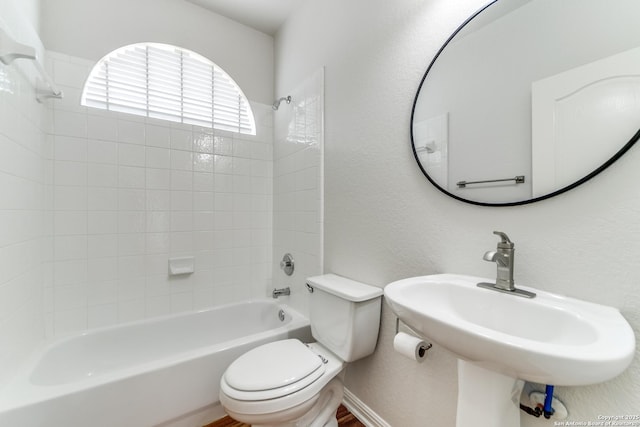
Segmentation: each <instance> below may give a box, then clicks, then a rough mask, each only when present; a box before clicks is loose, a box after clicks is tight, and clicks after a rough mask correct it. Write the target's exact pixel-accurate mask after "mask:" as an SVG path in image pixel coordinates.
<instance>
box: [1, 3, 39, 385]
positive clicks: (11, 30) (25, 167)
mask: <svg viewBox="0 0 640 427" xmlns="http://www.w3.org/2000/svg"><path fill="white" fill-rule="evenodd" d="M35 10H36V9H35V5H34V4H33V2H24V3H22V2H18V1H10V0H1V1H0V28H1V29H2V30H4V31H5V32H6V33H8V34H9V35H10V36H11V37H13V38H14V39H15V40H17V41H19V42H20V43H26V44H29V45H31V46H34V47H36V48H38V49H39V50H41V44H40V40H39V38H38V35H37V32H36V31H37V20H36V19H35V18H34V15H37V13H34V11H35ZM35 76H36V73H35V70H34V68H33V65H32V64H31V63H30V61H24V60H16V61H14V62H13V63H12V64H11V65H7V66H5V65H3V64H1V63H0V384H2V383H3V382H4V381H5V380H6V379H7V378H8V376H9V375H11V373H12V372H13V370H14V368H15V367H16V365H17V364H19V363H20V362H21V361H22V360H23V359H24V357H25V356H26V355H28V354H29V352H30V351H31V350H32V349H33V348H34V346H35V345H36V344H37V343H38V342H39V341H40V340H41V339H42V338H43V337H44V327H43V325H44V322H43V317H42V289H43V284H44V283H45V281H48V278H49V277H50V276H49V275H48V273H47V270H46V269H45V268H44V261H45V260H46V259H47V258H48V256H49V252H48V251H47V247H48V245H47V239H46V238H45V224H46V218H47V217H48V213H47V212H46V210H45V199H46V185H45V183H46V179H45V170H46V167H45V164H46V161H45V157H46V153H47V152H48V146H47V144H46V141H45V132H46V129H47V123H48V121H47V118H48V115H47V111H46V109H45V107H43V106H42V105H41V104H39V103H38V102H36V99H35V91H34V86H33V82H34V81H35Z"/></svg>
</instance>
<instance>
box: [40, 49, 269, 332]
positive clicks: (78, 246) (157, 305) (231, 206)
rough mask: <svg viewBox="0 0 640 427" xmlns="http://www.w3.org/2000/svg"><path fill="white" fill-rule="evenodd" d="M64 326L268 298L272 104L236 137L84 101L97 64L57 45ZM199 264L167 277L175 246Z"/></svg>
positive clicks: (56, 233) (57, 313)
mask: <svg viewBox="0 0 640 427" xmlns="http://www.w3.org/2000/svg"><path fill="white" fill-rule="evenodd" d="M50 57H51V61H52V70H53V74H54V79H55V81H56V83H58V84H59V85H60V87H61V88H62V89H63V90H64V91H65V93H66V94H67V95H68V96H67V98H65V100H64V101H63V102H58V103H55V104H53V108H54V112H53V132H52V138H50V140H51V141H52V143H53V145H54V147H53V149H52V153H53V158H52V160H51V169H52V179H53V186H52V190H53V191H52V193H53V196H52V209H53V212H54V213H53V220H52V234H53V238H52V241H53V243H52V245H53V254H52V257H53V261H52V266H51V271H52V272H53V279H52V280H51V281H50V283H49V284H48V286H47V288H46V295H48V296H49V297H48V298H49V302H48V304H47V305H46V313H45V316H46V320H47V325H48V331H49V332H50V333H51V334H54V335H60V334H65V333H68V332H72V331H77V330H83V329H86V328H91V327H97V326H106V325H111V324H115V323H119V322H125V321H129V320H135V319H140V318H145V317H152V316H158V315H164V314H169V313H173V312H178V311H186V310H193V309H199V308H204V307H209V306H213V305H217V304H223V303H227V302H232V301H235V300H239V299H245V298H249V297H264V296H265V295H266V292H267V289H268V288H269V286H270V284H271V262H272V255H271V254H272V219H273V215H272V202H271V200H272V188H273V186H272V182H273V145H272V127H273V125H272V121H273V117H272V112H271V109H270V106H266V105H252V107H253V108H254V113H255V114H256V121H257V128H258V135H257V136H255V137H252V136H238V135H234V134H231V133H226V132H218V131H213V130H212V129H203V128H199V127H195V126H185V125H180V124H175V123H170V122H163V121H159V120H150V119H144V118H140V117H135V116H128V115H124V114H116V113H110V112H105V111H101V110H95V109H91V108H85V107H81V106H80V94H81V92H82V86H83V84H84V80H85V79H86V76H87V75H88V73H89V71H90V69H91V67H92V65H93V64H92V63H91V62H89V61H85V60H82V59H78V58H73V57H69V56H67V55H62V54H58V53H50ZM176 255H177V256H180V255H194V256H195V258H196V272H195V273H194V274H193V275H190V276H188V277H180V278H171V277H168V272H167V271H168V268H167V261H168V258H169V257H170V256H176Z"/></svg>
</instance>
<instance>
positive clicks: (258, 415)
mask: <svg viewBox="0 0 640 427" xmlns="http://www.w3.org/2000/svg"><path fill="white" fill-rule="evenodd" d="M307 287H308V289H309V292H310V294H309V295H310V315H309V319H310V322H311V333H312V335H313V337H314V339H316V340H317V342H314V343H311V344H304V343H302V342H301V341H299V340H297V339H287V340H282V341H276V342H272V343H269V344H265V345H262V346H260V347H256V348H254V349H253V350H250V351H249V352H247V353H245V354H243V355H242V356H240V357H239V358H238V359H236V360H235V361H234V362H233V363H232V364H231V365H230V366H229V368H227V370H226V372H225V373H224V375H223V376H222V379H221V381H220V402H221V403H222V406H223V407H224V409H225V410H226V412H227V413H228V414H229V415H230V416H231V417H233V418H235V419H236V420H238V421H241V422H244V423H248V424H251V425H252V426H253V427H259V426H301V427H335V426H337V421H336V417H335V414H336V410H337V409H338V406H339V405H340V402H341V401H342V394H343V384H342V381H341V380H340V379H339V378H338V374H339V373H340V372H341V371H342V368H343V367H344V365H345V363H346V362H352V361H354V360H358V359H361V358H363V357H366V356H368V355H370V354H371V353H373V351H374V350H375V347H376V341H377V339H378V329H379V326H380V303H381V296H382V289H380V288H376V287H374V286H369V285H365V284H363V283H360V282H356V281H353V280H350V279H346V278H344V277H340V276H337V275H335V274H326V275H322V276H315V277H310V278H308V279H307Z"/></svg>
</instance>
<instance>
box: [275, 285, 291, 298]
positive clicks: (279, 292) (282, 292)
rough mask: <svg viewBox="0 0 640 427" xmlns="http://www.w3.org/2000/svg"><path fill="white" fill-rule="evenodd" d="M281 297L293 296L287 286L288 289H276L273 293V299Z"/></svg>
mask: <svg viewBox="0 0 640 427" xmlns="http://www.w3.org/2000/svg"><path fill="white" fill-rule="evenodd" d="M281 295H291V289H290V288H289V287H288V286H287V287H286V288H282V289H274V290H273V292H272V293H271V296H272V297H273V298H278V297H279V296H281Z"/></svg>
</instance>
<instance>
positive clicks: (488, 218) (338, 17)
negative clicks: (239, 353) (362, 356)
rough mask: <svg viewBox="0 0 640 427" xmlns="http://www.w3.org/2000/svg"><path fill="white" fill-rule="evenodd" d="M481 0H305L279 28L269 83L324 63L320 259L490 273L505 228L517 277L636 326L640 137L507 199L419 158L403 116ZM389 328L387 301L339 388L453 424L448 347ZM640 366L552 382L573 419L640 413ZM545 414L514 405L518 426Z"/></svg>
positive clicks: (387, 273)
mask: <svg viewBox="0 0 640 427" xmlns="http://www.w3.org/2000/svg"><path fill="white" fill-rule="evenodd" d="M482 4H483V1H482V0H464V1H457V2H451V1H446V0H428V1H423V0H402V1H394V2H387V1H383V0H373V1H371V0H367V1H365V0H354V1H351V2H342V1H340V0H309V1H308V2H307V3H305V4H304V6H303V7H301V8H300V9H299V10H298V11H297V12H296V14H295V15H294V16H293V17H292V18H291V19H290V20H289V21H288V22H287V24H286V25H285V27H284V28H283V29H282V30H281V31H280V32H279V33H278V34H277V36H276V75H277V78H276V90H280V89H281V88H287V87H290V85H292V84H294V83H295V82H297V81H300V80H302V79H303V78H304V76H305V75H307V74H308V73H310V72H311V71H313V70H315V69H317V68H318V67H320V66H322V65H324V66H325V111H326V113H325V114H326V116H325V119H326V120H325V123H326V128H325V250H324V259H325V271H326V272H335V273H337V274H341V275H344V276H347V277H351V278H353V279H357V280H360V281H363V282H367V283H371V284H373V285H377V286H381V287H382V286H384V285H385V284H387V283H389V282H391V281H393V280H396V279H400V278H404V277H409V276H415V275H424V274H430V273H441V272H454V273H463V274H474V275H481V276H487V277H491V276H493V275H494V274H495V267H494V266H493V265H490V264H489V263H486V262H483V261H482V254H483V253H484V251H486V250H489V249H492V248H495V244H496V238H495V236H493V235H492V234H491V232H492V231H493V230H503V231H505V232H507V233H508V234H509V236H510V237H511V238H512V239H513V240H514V241H515V243H516V248H517V252H516V254H517V258H516V274H515V275H516V280H517V281H518V282H519V283H521V284H523V285H530V286H534V287H538V288H540V289H545V290H549V291H553V292H557V293H560V294H567V295H570V296H574V297H578V298H582V299H584V300H588V301H594V302H599V303H603V304H608V305H612V306H616V307H619V308H620V309H621V310H622V313H623V314H624V316H625V317H626V318H627V319H628V320H629V322H630V323H631V324H632V325H633V326H634V328H635V329H636V331H637V332H638V329H639V327H640V315H638V312H639V310H638V308H639V307H640V263H638V261H637V259H638V256H640V222H638V220H637V218H638V215H639V214H640V189H639V188H638V186H637V185H636V184H635V183H636V182H637V181H638V179H639V178H640V172H638V168H637V164H638V162H640V150H639V149H638V148H637V147H635V148H634V149H632V150H631V151H630V152H629V153H628V154H626V155H625V156H624V158H622V159H621V160H620V161H619V162H617V163H616V164H615V165H614V167H612V168H611V169H610V170H608V171H606V172H605V173H603V174H601V175H600V176H598V177H597V178H596V179H594V180H593V181H592V182H589V183H587V184H585V185H583V186H582V187H580V188H578V189H575V190H573V191H571V192H569V193H567V194H565V195H562V196H560V197H557V198H554V199H551V200H548V201H544V202H540V203H537V204H534V205H529V206H522V207H514V208H483V207H476V206H472V205H467V204H463V203H460V202H457V201H455V200H453V199H449V198H447V197H446V196H444V195H442V194H441V193H439V192H438V191H437V190H436V189H435V188H433V187H432V186H431V185H430V184H429V183H428V182H427V180H426V179H425V178H424V177H423V176H422V174H421V172H420V171H419V169H418V167H417V165H416V164H415V160H414V158H413V155H412V153H411V149H410V145H409V144H410V140H409V126H410V123H409V117H410V112H411V105H412V102H413V97H414V95H415V90H416V89H417V85H418V83H419V80H420V78H421V76H422V73H423V72H424V70H425V69H426V67H427V65H428V64H429V61H430V60H431V58H432V57H433V55H434V54H435V53H436V51H437V49H438V48H439V47H440V45H441V44H442V42H444V40H445V39H446V38H447V37H448V35H449V34H450V33H451V32H452V31H453V30H454V29H455V28H456V27H457V25H458V24H459V23H461V22H462V21H463V20H464V19H465V18H466V17H467V16H468V15H470V14H471V13H472V12H474V11H475V10H476V9H478V8H479V7H480V6H482ZM532 321H535V319H532ZM393 329H394V319H393V316H392V315H391V314H390V311H389V310H388V309H387V307H386V306H384V308H383V321H382V326H381V335H380V340H379V343H378V348H377V351H376V353H375V354H374V355H373V356H372V357H369V358H367V359H366V360H362V361H360V362H357V363H355V364H353V365H351V366H349V368H348V372H347V377H346V385H347V387H348V388H349V389H350V390H351V391H353V392H354V393H355V394H356V395H357V396H358V397H359V398H361V399H362V400H363V401H364V402H365V403H366V404H368V405H370V406H371V407H372V408H373V409H374V410H375V411H376V412H378V414H379V415H381V416H382V417H383V418H384V419H385V420H386V421H388V422H389V423H390V424H391V425H393V426H403V427H409V426H420V427H424V426H433V427H450V426H453V425H454V422H455V409H456V393H457V386H456V381H457V378H456V364H455V358H454V356H453V355H451V354H449V353H448V352H446V351H445V350H443V349H442V348H440V347H438V346H436V347H435V349H434V350H432V351H431V352H430V355H429V358H428V360H427V361H426V362H425V363H423V364H420V365H418V364H415V363H412V362H410V361H408V360H406V359H404V358H402V357H400V356H398V355H397V354H395V353H394V352H393V351H392V350H391V344H392V337H393ZM639 369H640V366H639V365H638V361H637V360H635V361H634V362H633V364H632V366H631V367H630V368H629V369H628V370H627V371H626V372H625V373H624V374H623V375H621V376H620V377H619V378H616V379H614V380H612V381H610V382H607V383H605V384H600V385H595V386H589V387H576V388H565V387H560V388H558V389H557V394H558V395H559V396H561V398H562V399H563V400H564V401H565V403H566V404H567V406H568V409H569V412H570V413H571V416H572V419H573V420H575V421H594V420H596V417H597V416H598V415H608V414H620V413H633V414H635V413H637V412H638V408H640V388H639V386H638V384H639V381H638V376H639ZM547 424H548V422H545V421H536V420H534V419H533V418H532V417H529V416H526V415H525V416H523V423H522V425H523V426H527V427H529V426H535V425H547ZM479 425H481V424H479Z"/></svg>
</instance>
